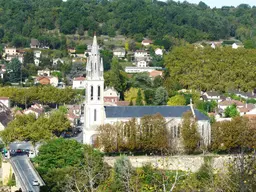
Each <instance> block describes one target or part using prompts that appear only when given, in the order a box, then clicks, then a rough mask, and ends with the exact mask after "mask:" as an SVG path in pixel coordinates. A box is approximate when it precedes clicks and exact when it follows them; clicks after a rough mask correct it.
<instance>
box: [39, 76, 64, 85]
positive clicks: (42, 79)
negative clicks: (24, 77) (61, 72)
mask: <svg viewBox="0 0 256 192" xmlns="http://www.w3.org/2000/svg"><path fill="white" fill-rule="evenodd" d="M58 83H59V79H58V78H57V77H54V76H38V77H36V78H35V84H41V85H52V86H53V87H57V86H58Z"/></svg>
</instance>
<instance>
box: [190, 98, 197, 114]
mask: <svg viewBox="0 0 256 192" xmlns="http://www.w3.org/2000/svg"><path fill="white" fill-rule="evenodd" d="M190 109H191V111H192V114H193V116H194V118H196V115H195V111H194V108H193V102H192V98H190Z"/></svg>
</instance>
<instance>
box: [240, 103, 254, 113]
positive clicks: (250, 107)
mask: <svg viewBox="0 0 256 192" xmlns="http://www.w3.org/2000/svg"><path fill="white" fill-rule="evenodd" d="M237 110H238V111H239V113H240V116H244V115H246V114H251V115H256V105H255V104H251V103H248V104H247V103H246V104H244V106H243V107H238V108H237Z"/></svg>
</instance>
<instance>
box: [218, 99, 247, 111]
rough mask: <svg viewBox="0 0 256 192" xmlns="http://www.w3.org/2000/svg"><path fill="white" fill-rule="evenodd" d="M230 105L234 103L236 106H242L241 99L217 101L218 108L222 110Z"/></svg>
mask: <svg viewBox="0 0 256 192" xmlns="http://www.w3.org/2000/svg"><path fill="white" fill-rule="evenodd" d="M231 105H236V107H237V108H242V107H244V103H243V102H241V101H237V100H232V99H227V100H224V101H221V102H219V103H218V108H219V109H221V110H223V111H224V110H225V109H226V108H227V107H229V106H231Z"/></svg>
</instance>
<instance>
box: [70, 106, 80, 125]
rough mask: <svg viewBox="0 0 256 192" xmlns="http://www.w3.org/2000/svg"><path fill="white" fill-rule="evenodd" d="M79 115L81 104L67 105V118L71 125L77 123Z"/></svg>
mask: <svg viewBox="0 0 256 192" xmlns="http://www.w3.org/2000/svg"><path fill="white" fill-rule="evenodd" d="M80 117H81V106H80V105H71V106H68V112H67V119H68V120H69V121H70V125H71V127H75V126H76V125H78V124H79V122H80Z"/></svg>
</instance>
